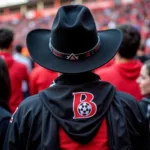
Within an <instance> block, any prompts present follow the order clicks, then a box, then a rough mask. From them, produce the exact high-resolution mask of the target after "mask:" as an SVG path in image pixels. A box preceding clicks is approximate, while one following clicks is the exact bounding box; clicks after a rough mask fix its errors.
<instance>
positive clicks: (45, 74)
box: [30, 66, 58, 95]
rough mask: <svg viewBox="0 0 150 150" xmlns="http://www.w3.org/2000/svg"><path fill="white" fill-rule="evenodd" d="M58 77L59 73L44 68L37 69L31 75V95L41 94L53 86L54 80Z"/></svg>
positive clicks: (38, 67)
mask: <svg viewBox="0 0 150 150" xmlns="http://www.w3.org/2000/svg"><path fill="white" fill-rule="evenodd" d="M57 76H58V73H56V72H53V71H50V70H47V69H45V68H42V67H41V66H37V67H35V68H34V69H33V70H32V72H31V75H30V93H31V95H34V94H37V93H39V91H41V90H44V89H46V88H48V87H49V86H50V84H52V82H53V80H54V79H55V78H56V77H57Z"/></svg>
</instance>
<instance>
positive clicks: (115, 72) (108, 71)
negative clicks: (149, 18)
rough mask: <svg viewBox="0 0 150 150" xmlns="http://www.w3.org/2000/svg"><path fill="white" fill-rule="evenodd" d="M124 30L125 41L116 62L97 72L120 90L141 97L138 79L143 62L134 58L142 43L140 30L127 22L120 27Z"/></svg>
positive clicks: (138, 98)
mask: <svg viewBox="0 0 150 150" xmlns="http://www.w3.org/2000/svg"><path fill="white" fill-rule="evenodd" d="M118 28H119V29H120V30H121V31H122V32H123V41H122V44H121V45H120V48H119V51H118V53H117V55H116V57H115V63H114V64H113V65H111V66H110V67H108V68H104V69H97V70H96V73H97V74H98V75H99V76H100V77H101V79H102V80H105V81H108V82H110V83H112V84H113V85H115V86H116V88H117V89H118V90H120V91H123V92H127V93H129V94H131V95H133V96H135V97H136V98H137V100H140V99H141V94H140V89H139V86H138V84H137V83H136V79H137V78H138V76H139V74H140V69H141V67H142V63H141V62H140V61H139V60H136V59H134V57H135V55H136V52H137V50H138V48H139V45H140V39H141V36H140V33H139V31H138V30H137V29H136V28H135V27H133V26H131V25H127V24H123V25H121V26H119V27H118Z"/></svg>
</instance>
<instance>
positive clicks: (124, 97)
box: [116, 91, 137, 103]
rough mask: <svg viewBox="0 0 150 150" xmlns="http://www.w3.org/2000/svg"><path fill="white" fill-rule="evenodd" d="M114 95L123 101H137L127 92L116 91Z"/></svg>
mask: <svg viewBox="0 0 150 150" xmlns="http://www.w3.org/2000/svg"><path fill="white" fill-rule="evenodd" d="M116 95H117V97H118V98H119V99H120V100H121V101H122V102H124V103H137V100H136V99H135V97H133V96H132V95H130V94H129V93H126V92H122V91H117V92H116Z"/></svg>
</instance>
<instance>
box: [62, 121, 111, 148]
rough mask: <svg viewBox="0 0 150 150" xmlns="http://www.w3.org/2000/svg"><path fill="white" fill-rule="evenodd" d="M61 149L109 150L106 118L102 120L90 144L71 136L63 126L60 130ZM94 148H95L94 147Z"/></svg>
mask: <svg viewBox="0 0 150 150" xmlns="http://www.w3.org/2000/svg"><path fill="white" fill-rule="evenodd" d="M59 136H60V138H59V140H60V149H69V150H108V135H107V124H106V119H104V121H103V122H102V125H101V126H100V129H99V131H98V132H97V135H96V136H95V137H94V139H93V140H92V141H91V142H89V143H88V144H85V145H81V144H79V143H77V142H75V141H74V140H72V139H71V138H69V136H68V135H67V134H66V133H65V132H64V130H63V129H62V128H60V130H59ZM93 148H94V149H93Z"/></svg>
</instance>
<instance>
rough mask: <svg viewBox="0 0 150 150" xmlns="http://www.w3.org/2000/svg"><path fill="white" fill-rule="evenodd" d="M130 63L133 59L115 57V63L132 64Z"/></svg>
mask: <svg viewBox="0 0 150 150" xmlns="http://www.w3.org/2000/svg"><path fill="white" fill-rule="evenodd" d="M130 61H132V59H126V58H122V57H121V56H119V55H116V56H115V62H116V63H117V64H121V63H127V62H130Z"/></svg>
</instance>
